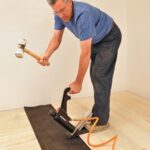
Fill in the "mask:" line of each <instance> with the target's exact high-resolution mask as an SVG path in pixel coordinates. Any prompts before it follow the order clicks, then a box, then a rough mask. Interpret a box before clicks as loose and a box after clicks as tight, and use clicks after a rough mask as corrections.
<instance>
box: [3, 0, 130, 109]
mask: <svg viewBox="0 0 150 150" xmlns="http://www.w3.org/2000/svg"><path fill="white" fill-rule="evenodd" d="M84 1H85V0H84ZM86 2H88V3H91V4H93V5H95V6H97V7H99V8H101V9H102V10H104V11H106V12H107V13H108V14H110V15H111V16H112V17H113V18H114V20H115V21H116V22H117V23H118V25H119V26H120V28H121V30H122V33H123V40H122V44H121V47H120V50H119V55H118V61H117V66H116V71H115V75H114V82H113V91H120V90H125V89H126V83H127V81H126V71H127V66H126V64H127V63H126V59H127V43H126V37H127V24H126V23H127V22H126V21H127V20H126V0H122V1H120V0H113V1H110V0H105V1H102V0H100V1H97V0H87V1H86ZM0 23H1V25H0V26H1V27H0V33H1V34H0V41H1V44H0V49H1V55H0V68H1V70H0V75H1V78H0V92H1V94H0V110H3V109H10V108H17V107H23V106H33V105H40V104H47V103H50V102H51V101H52V100H61V98H62V92H63V89H64V88H65V87H66V86H68V85H69V83H70V82H72V81H73V80H74V79H75V76H76V72H77V67H78V59H79V53H80V49H79V42H78V40H77V39H76V38H75V37H74V36H73V35H72V34H71V33H70V32H69V31H67V30H66V32H65V35H64V39H63V41H62V44H61V47H60V48H59V50H58V51H57V52H56V53H55V54H54V55H53V57H52V58H51V60H50V62H51V65H50V66H49V67H42V66H40V65H39V64H37V63H36V61H35V60H34V59H32V58H31V57H30V56H28V55H24V58H23V59H17V58H16V57H15V56H14V52H15V50H16V45H17V41H18V39H20V38H22V37H23V38H26V39H27V40H28V43H27V48H28V49H31V50H32V51H35V52H36V53H38V54H40V55H41V54H43V53H44V51H45V50H46V48H47V45H48V42H49V40H50V37H51V35H52V32H53V14H52V11H51V10H50V7H49V6H48V4H47V2H46V0H32V1H31V0H26V1H24V0H13V1H9V2H8V1H3V0H0ZM92 94H93V90H92V85H91V82H90V78H89V72H88V73H87V74H86V78H85V80H84V85H83V90H82V92H81V93H80V94H77V95H75V96H73V97H84V96H91V95H92Z"/></svg>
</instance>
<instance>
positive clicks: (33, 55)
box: [24, 48, 49, 66]
mask: <svg viewBox="0 0 150 150" xmlns="http://www.w3.org/2000/svg"><path fill="white" fill-rule="evenodd" d="M24 52H25V53H27V54H29V55H30V56H32V57H33V58H35V59H37V60H40V59H41V57H40V56H39V55H38V54H36V53H34V52H32V51H30V50H28V49H26V48H24ZM46 65H47V66H49V62H48V63H47V64H46Z"/></svg>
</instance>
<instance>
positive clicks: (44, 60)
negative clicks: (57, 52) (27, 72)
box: [37, 54, 49, 66]
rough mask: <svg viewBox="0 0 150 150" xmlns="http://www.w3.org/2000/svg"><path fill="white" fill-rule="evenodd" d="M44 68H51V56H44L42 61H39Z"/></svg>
mask: <svg viewBox="0 0 150 150" xmlns="http://www.w3.org/2000/svg"><path fill="white" fill-rule="evenodd" d="M37 62H38V63H39V64H41V65H42V66H49V56H48V55H47V54H44V55H43V56H42V57H41V59H40V60H38V61H37Z"/></svg>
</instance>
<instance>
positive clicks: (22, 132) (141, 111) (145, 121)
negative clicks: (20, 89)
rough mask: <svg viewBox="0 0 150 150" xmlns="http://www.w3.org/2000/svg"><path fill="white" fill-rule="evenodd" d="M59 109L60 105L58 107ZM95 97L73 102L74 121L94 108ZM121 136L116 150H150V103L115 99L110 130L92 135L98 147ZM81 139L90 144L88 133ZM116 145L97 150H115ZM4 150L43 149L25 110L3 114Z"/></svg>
mask: <svg viewBox="0 0 150 150" xmlns="http://www.w3.org/2000/svg"><path fill="white" fill-rule="evenodd" d="M54 105H55V107H57V106H59V103H57V104H54ZM92 105H93V98H91V97H89V98H82V99H73V100H71V101H69V104H68V113H69V115H70V116H71V117H72V118H77V117H82V116H83V115H84V113H85V112H87V111H88V110H90V109H91V107H92ZM114 135H118V140H117V143H116V150H150V100H146V99H143V98H141V97H138V96H136V95H134V94H131V93H129V92H116V93H113V94H112V96H111V112H110V128H109V129H108V130H107V131H104V132H101V133H95V134H92V135H91V142H92V143H94V144H98V143H100V142H103V141H105V140H108V139H109V138H111V137H112V136H114ZM81 138H82V139H83V140H84V141H85V142H86V138H87V134H85V135H82V136H81ZM111 145H112V144H111V143H110V144H109V145H107V146H105V147H100V148H96V149H97V150H111V149H112V146H111ZM91 149H93V148H91ZM0 150H40V146H39V144H38V141H37V140H36V137H35V135H34V132H33V130H32V128H31V126H30V123H29V121H28V118H27V116H26V114H25V112H24V110H23V109H22V108H20V109H15V110H9V111H0Z"/></svg>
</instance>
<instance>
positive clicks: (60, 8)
mask: <svg viewBox="0 0 150 150" xmlns="http://www.w3.org/2000/svg"><path fill="white" fill-rule="evenodd" d="M51 7H52V9H53V11H54V13H55V14H56V15H57V16H59V17H60V18H61V19H63V20H64V21H65V22H68V21H69V20H70V19H71V16H72V1H70V0H57V1H56V3H55V4H54V5H52V6H51Z"/></svg>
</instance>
